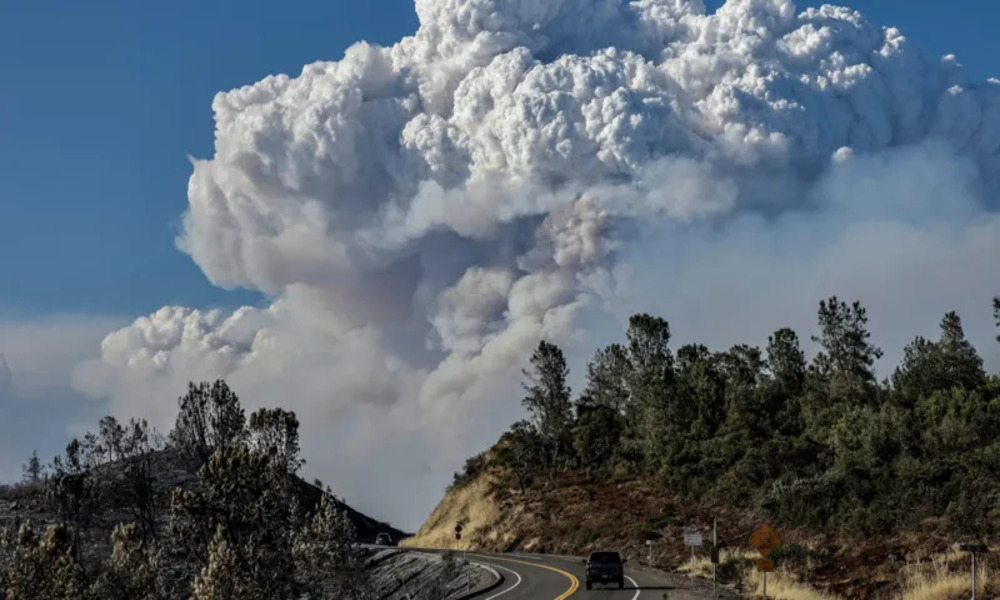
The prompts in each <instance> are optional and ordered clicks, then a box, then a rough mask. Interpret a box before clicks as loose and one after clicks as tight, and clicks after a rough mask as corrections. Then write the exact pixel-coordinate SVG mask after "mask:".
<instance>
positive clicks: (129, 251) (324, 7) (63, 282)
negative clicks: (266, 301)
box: [0, 0, 1000, 317]
mask: <svg viewBox="0 0 1000 600" xmlns="http://www.w3.org/2000/svg"><path fill="white" fill-rule="evenodd" d="M718 4H719V2H714V3H710V5H712V6H717V5H718ZM815 4H818V3H815V2H800V3H799V6H800V8H801V7H804V6H808V5H815ZM972 4H973V3H957V4H954V5H951V6H950V7H951V8H952V10H942V4H941V3H939V2H930V1H924V0H856V1H855V2H853V3H852V4H850V5H851V6H852V7H854V8H857V9H858V10H860V11H861V12H862V13H864V14H865V15H866V16H868V17H869V18H870V19H871V20H873V21H874V22H876V23H879V24H883V25H888V24H891V25H894V26H897V27H899V28H900V29H902V30H903V32H904V33H905V34H906V35H908V36H909V37H910V38H912V39H913V40H914V41H916V42H917V43H918V44H919V45H920V46H921V47H922V48H924V49H925V50H926V51H927V52H930V53H934V54H943V53H946V52H951V53H954V54H956V55H957V56H958V57H959V60H960V61H961V62H963V63H964V64H965V65H966V66H967V67H968V68H969V69H970V70H971V72H972V73H973V75H974V76H976V77H977V78H986V77H989V76H992V75H1000V73H998V72H997V70H996V69H995V68H994V65H992V64H991V61H992V59H993V57H995V56H997V55H998V53H1000V39H998V38H996V37H995V36H994V35H992V32H991V30H990V29H989V27H990V25H989V24H990V23H996V22H997V20H998V19H1000V4H996V3H985V2H984V3H975V4H979V5H980V6H979V7H978V8H976V9H973V8H972V7H971V5H972ZM278 6H279V5H278V4H276V3H272V2H261V1H260V0H248V1H241V2H238V3H237V2H210V3H206V2H195V1H192V0H181V1H176V2H170V3H166V2H163V3H137V2H125V1H98V2H65V1H51V0H35V1H33V2H17V3H5V4H4V6H3V8H0V73H2V75H3V81H4V83H5V85H4V87H3V91H2V92H0V132H2V133H0V254H2V255H3V256H4V257H6V260H3V261H0V315H3V314H6V315H7V316H8V317H10V316H12V315H22V316H24V315H28V316H30V315H40V314H47V313H52V312H61V313H64V312H85V313H89V314H95V313H96V314H111V315H130V316H131V315H138V314H145V313H148V312H150V311H152V310H155V309H156V308H158V307H159V306H162V305H164V304H174V303H176V304H184V305H191V306H206V305H221V306H231V305H234V304H240V303H245V302H255V301H256V297H255V296H254V295H253V294H250V293H235V294H234V293H227V292H224V291H222V290H218V289H215V288H213V287H212V286H211V285H210V284H209V283H208V282H207V281H206V279H205V277H204V276H203V275H202V273H201V272H200V270H198V268H197V267H196V266H195V265H194V264H193V263H192V262H191V260H190V259H189V258H188V257H187V256H186V255H184V254H182V253H181V252H179V251H177V250H176V249H175V247H174V237H175V235H176V232H177V228H178V222H179V217H180V215H181V214H182V212H183V211H184V208H185V206H186V185H187V179H188V176H189V175H190V171H191V168H190V165H189V163H188V161H187V158H186V157H187V156H188V155H193V156H196V157H200V158H207V157H210V156H211V154H212V142H213V137H212V136H213V134H212V129H213V128H212V114H211V100H212V96H213V95H214V94H215V93H216V92H218V91H222V90H228V89H231V88H233V87H237V86H240V85H244V84H249V83H252V82H254V81H257V80H258V79H260V78H261V77H263V76H265V75H267V74H271V73H277V72H285V73H297V72H298V71H299V70H300V69H301V67H302V65H304V64H306V63H308V62H312V61H314V60H320V59H337V58H339V57H340V56H341V54H342V52H343V49H344V48H345V47H346V46H348V45H349V44H351V43H352V42H354V41H356V40H358V39H362V38H363V39H367V40H369V41H374V42H379V43H391V42H393V41H395V40H397V39H398V38H400V37H401V36H402V35H405V34H407V33H410V32H412V31H413V30H414V28H415V27H416V16H415V14H414V11H413V5H412V2H410V1H408V0H365V1H364V2H345V1H340V2H329V1H327V2H318V1H310V0H292V1H289V2H284V3H281V4H280V8H278ZM958 7H961V8H958Z"/></svg>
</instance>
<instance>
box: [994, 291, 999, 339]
mask: <svg viewBox="0 0 1000 600" xmlns="http://www.w3.org/2000/svg"><path fill="white" fill-rule="evenodd" d="M993 320H995V321H996V322H997V329H1000V297H998V298H994V299H993ZM997 341H998V342H1000V332H998V333H997Z"/></svg>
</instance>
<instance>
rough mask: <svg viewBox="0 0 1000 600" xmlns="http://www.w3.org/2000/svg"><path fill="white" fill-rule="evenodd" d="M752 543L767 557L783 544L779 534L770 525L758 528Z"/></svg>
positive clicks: (752, 537)
mask: <svg viewBox="0 0 1000 600" xmlns="http://www.w3.org/2000/svg"><path fill="white" fill-rule="evenodd" d="M750 543H751V544H753V545H754V548H756V549H757V550H758V551H759V552H760V553H761V554H763V555H764V556H767V555H768V554H770V553H771V551H772V550H774V549H775V548H776V547H777V546H778V544H780V543H781V538H780V537H778V533H777V532H776V531H774V530H773V529H771V526H770V525H767V524H764V525H761V526H760V527H758V528H757V531H755V532H753V535H752V536H751V537H750Z"/></svg>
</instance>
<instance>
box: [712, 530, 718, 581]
mask: <svg viewBox="0 0 1000 600" xmlns="http://www.w3.org/2000/svg"><path fill="white" fill-rule="evenodd" d="M718 595H719V520H718V519H712V597H713V598H714V597H716V596H718Z"/></svg>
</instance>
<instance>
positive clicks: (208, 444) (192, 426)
mask: <svg viewBox="0 0 1000 600" xmlns="http://www.w3.org/2000/svg"><path fill="white" fill-rule="evenodd" d="M178 405H179V409H180V410H179V411H178V413H177V420H176V422H175V424H174V430H173V431H172V432H171V434H170V437H171V440H172V441H173V442H174V444H175V445H176V446H177V447H178V448H180V449H181V450H182V451H184V453H185V454H186V455H187V456H188V457H189V458H190V459H191V460H192V461H194V462H195V463H196V464H198V465H201V464H203V463H204V462H205V461H207V460H208V458H209V457H210V456H211V455H212V453H213V452H215V451H216V450H218V449H219V448H222V447H224V446H226V445H229V444H231V443H235V442H238V441H240V440H242V439H243V437H244V435H245V433H246V417H245V413H244V412H243V408H242V407H241V406H240V399H239V398H238V397H237V396H236V393H235V392H233V391H232V390H231V389H230V388H229V386H228V385H227V384H226V382H225V381H222V380H221V379H220V380H217V381H216V382H215V383H212V384H211V385H209V383H208V382H202V383H200V384H197V385H195V384H194V383H193V382H192V383H189V384H188V392H187V394H185V395H184V396H181V398H180V399H179V400H178Z"/></svg>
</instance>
